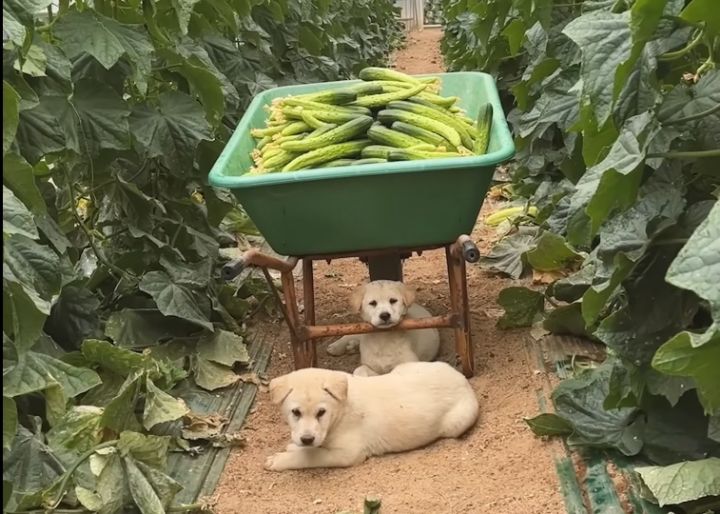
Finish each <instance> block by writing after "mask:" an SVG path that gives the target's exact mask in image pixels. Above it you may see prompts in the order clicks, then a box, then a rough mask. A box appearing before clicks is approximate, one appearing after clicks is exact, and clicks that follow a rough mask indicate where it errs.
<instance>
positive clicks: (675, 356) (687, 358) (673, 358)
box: [652, 333, 720, 415]
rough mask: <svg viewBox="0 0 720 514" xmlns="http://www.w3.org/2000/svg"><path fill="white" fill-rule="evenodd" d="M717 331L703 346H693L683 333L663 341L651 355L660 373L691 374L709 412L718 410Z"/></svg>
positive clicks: (719, 356)
mask: <svg viewBox="0 0 720 514" xmlns="http://www.w3.org/2000/svg"><path fill="white" fill-rule="evenodd" d="M718 362H720V333H716V334H715V336H713V337H712V338H711V339H709V340H708V341H707V342H705V343H704V344H703V345H702V346H697V347H695V346H693V345H692V342H691V339H690V338H688V337H684V336H683V333H680V334H678V335H677V336H675V337H673V338H672V339H670V340H669V341H668V342H666V343H665V344H663V345H662V346H661V347H660V348H659V349H658V351H657V352H656V353H655V356H654V357H653V359H652V366H653V368H655V369H656V370H658V371H660V372H661V373H665V374H667V375H673V376H681V377H692V378H693V379H694V380H695V383H696V384H697V390H698V395H699V397H700V401H701V402H702V404H703V406H704V407H705V412H706V413H708V414H710V415H716V414H718V413H720V374H718V373H717V363H718Z"/></svg>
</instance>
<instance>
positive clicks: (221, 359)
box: [198, 330, 250, 366]
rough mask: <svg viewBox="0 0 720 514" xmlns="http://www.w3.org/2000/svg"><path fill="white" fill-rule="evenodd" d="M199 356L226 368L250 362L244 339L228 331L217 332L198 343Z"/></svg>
mask: <svg viewBox="0 0 720 514" xmlns="http://www.w3.org/2000/svg"><path fill="white" fill-rule="evenodd" d="M198 355H199V356H200V357H201V358H203V359H205V360H209V361H212V362H216V363H218V364H223V365H224V366H233V365H234V364H235V363H240V364H248V363H249V362H250V355H249V354H248V351H247V347H246V346H245V341H244V340H243V338H242V337H241V336H239V335H237V334H233V333H232V332H228V331H227V330H217V331H216V332H215V333H214V334H213V335H212V336H209V337H207V338H206V339H204V340H201V341H200V342H199V343H198Z"/></svg>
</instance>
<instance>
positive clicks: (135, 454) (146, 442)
mask: <svg viewBox="0 0 720 514" xmlns="http://www.w3.org/2000/svg"><path fill="white" fill-rule="evenodd" d="M170 439H171V438H170V437H169V436H157V435H143V434H139V433H137V432H123V433H121V434H120V438H119V440H118V444H117V448H118V451H119V452H120V455H121V456H123V457H132V458H133V459H135V460H136V461H139V462H143V463H145V464H147V465H148V466H152V467H153V468H156V469H165V467H166V466H167V455H168V450H169V448H170Z"/></svg>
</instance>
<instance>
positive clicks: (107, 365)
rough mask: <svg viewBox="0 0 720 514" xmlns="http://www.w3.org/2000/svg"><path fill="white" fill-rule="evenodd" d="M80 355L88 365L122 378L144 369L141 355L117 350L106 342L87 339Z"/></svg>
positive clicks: (144, 359)
mask: <svg viewBox="0 0 720 514" xmlns="http://www.w3.org/2000/svg"><path fill="white" fill-rule="evenodd" d="M82 354H83V357H85V359H87V361H88V362H89V363H92V364H97V365H98V366H100V367H102V368H104V369H106V370H108V371H112V372H113V373H116V374H118V375H121V376H123V377H127V376H129V375H131V374H132V373H133V372H134V371H137V370H141V369H144V368H145V361H146V360H147V358H146V357H144V356H143V355H141V354H139V353H137V352H133V351H130V350H126V349H124V348H118V347H117V346H114V345H113V344H111V343H109V342H107V341H100V340H98V339H88V340H86V341H84V342H83V343H82Z"/></svg>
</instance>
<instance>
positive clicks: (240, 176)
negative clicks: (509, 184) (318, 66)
mask: <svg viewBox="0 0 720 514" xmlns="http://www.w3.org/2000/svg"><path fill="white" fill-rule="evenodd" d="M433 76H439V77H440V78H441V80H442V92H441V94H442V95H444V96H458V97H460V101H459V103H458V105H459V106H460V107H462V108H464V109H465V110H466V111H467V113H468V115H469V116H471V117H476V116H477V113H478V112H479V109H480V106H481V105H483V104H484V103H486V102H491V103H492V104H493V110H494V113H493V125H492V131H491V134H490V143H489V148H488V153H486V154H485V155H478V156H467V157H457V158H448V159H432V160H422V161H402V162H389V163H382V164H366V165H359V166H344V167H338V168H320V169H313V170H302V171H295V172H287V173H269V174H265V175H250V176H247V175H246V173H247V172H248V171H249V170H250V168H251V167H252V164H253V163H252V159H251V157H250V153H251V152H252V150H253V148H254V147H255V141H254V139H253V138H252V136H251V135H250V130H251V129H253V128H261V127H264V126H265V120H266V117H267V114H266V112H265V110H264V106H266V105H269V104H270V103H271V102H272V100H273V99H275V98H279V97H283V96H288V95H297V94H304V93H312V92H316V91H319V90H326V89H330V88H341V87H345V86H347V85H348V84H355V83H358V82H360V81H357V80H355V81H340V82H330V83H322V84H304V85H298V86H287V87H279V88H275V89H270V90H268V91H265V92H263V93H261V94H259V95H257V96H256V97H255V98H254V100H253V101H252V103H251V104H250V106H249V107H248V110H247V111H246V113H245V115H244V116H243V118H242V119H241V120H240V123H239V124H238V126H237V128H236V129H235V132H234V133H233V135H232V137H231V138H230V141H229V142H228V144H227V145H226V147H225V149H224V150H223V152H222V153H221V154H220V156H219V157H218V160H217V162H216V163H215V165H214V166H213V168H212V170H211V171H210V176H209V182H210V184H211V185H212V186H214V187H220V188H227V189H229V190H231V191H232V192H233V194H234V195H235V196H236V198H237V199H238V201H239V202H240V203H241V205H242V206H243V208H244V209H245V211H246V212H247V214H248V216H250V218H251V219H252V221H253V222H254V223H255V225H256V226H257V228H258V229H259V230H260V232H261V233H262V235H263V236H264V237H265V239H266V240H267V242H268V244H269V245H270V246H271V247H272V249H273V250H274V251H275V252H277V253H279V254H281V255H292V256H297V257H302V256H305V255H325V254H334V253H344V252H352V251H361V250H385V249H392V248H410V247H421V246H432V245H442V244H447V243H450V242H452V241H454V240H455V239H457V237H458V236H459V235H461V234H469V233H470V232H471V231H472V229H473V227H474V225H475V221H476V220H477V216H478V213H479V212H480V208H481V207H482V203H483V200H484V199H485V195H486V193H487V190H488V188H489V187H490V182H491V180H492V176H493V173H494V170H495V166H496V165H497V164H499V163H502V162H504V161H507V160H508V159H510V158H511V157H512V156H513V154H514V153H515V146H514V144H513V140H512V136H511V134H510V130H509V129H508V125H507V122H506V120H505V116H504V113H503V110H502V105H501V104H500V98H499V97H498V93H497V88H496V86H495V82H494V80H493V78H492V77H491V76H490V75H488V74H486V73H478V72H458V73H440V74H436V75H433Z"/></svg>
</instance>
